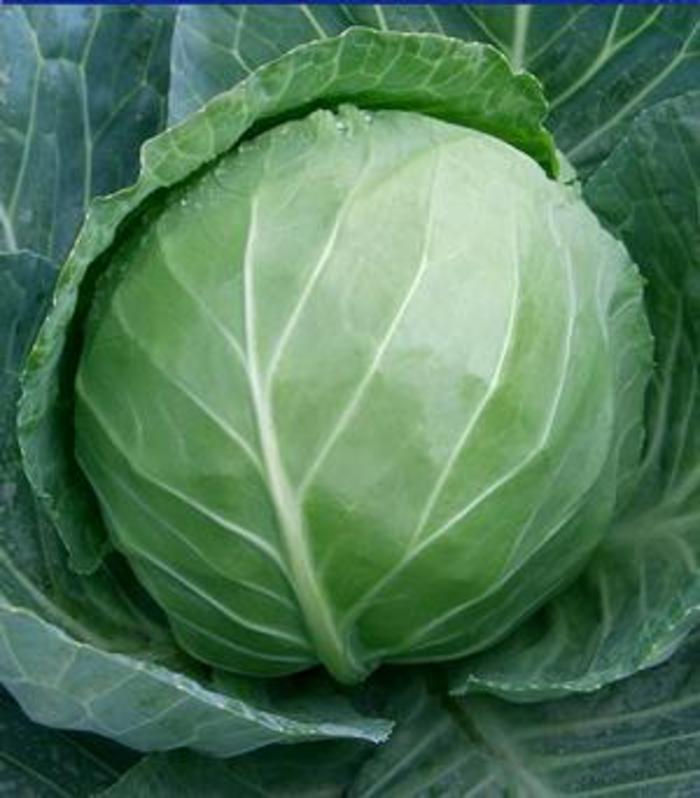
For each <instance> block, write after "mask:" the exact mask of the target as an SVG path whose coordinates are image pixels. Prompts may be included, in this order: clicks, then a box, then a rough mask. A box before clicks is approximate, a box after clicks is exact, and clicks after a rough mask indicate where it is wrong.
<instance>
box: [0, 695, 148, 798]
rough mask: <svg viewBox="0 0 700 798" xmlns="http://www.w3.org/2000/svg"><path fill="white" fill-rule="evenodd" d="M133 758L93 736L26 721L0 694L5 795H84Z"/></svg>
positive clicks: (0, 771)
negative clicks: (62, 730)
mask: <svg viewBox="0 0 700 798" xmlns="http://www.w3.org/2000/svg"><path fill="white" fill-rule="evenodd" d="M138 758H139V757H138V755H137V754H135V753H134V752H133V751H130V750H129V749H127V748H123V747H122V746H119V745H115V744H113V743H110V742H108V741H106V740H101V739H100V738H98V737H91V736H88V735H86V734H78V733H65V732H56V731H55V730H54V729H47V728H46V727H44V726H39V725H38V724H36V723H32V721H30V720H29V719H28V718H27V717H26V715H24V713H23V712H22V711H21V710H20V708H19V707H18V706H17V704H16V703H15V702H14V701H13V700H12V699H11V698H10V697H9V696H8V695H7V694H5V693H2V694H0V759H2V766H1V767H0V791H1V792H3V793H5V795H12V796H32V798H52V796H57V795H60V796H68V795H70V796H71V798H89V796H93V795H95V794H96V793H97V792H100V791H102V790H104V789H105V788H107V787H109V786H110V785H112V784H113V783H114V782H115V780H116V779H118V778H119V777H120V776H121V774H122V773H124V771H127V770H128V769H129V768H131V767H132V766H133V765H134V764H135V763H136V762H137V761H138Z"/></svg>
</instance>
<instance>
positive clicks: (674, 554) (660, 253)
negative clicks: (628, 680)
mask: <svg viewBox="0 0 700 798" xmlns="http://www.w3.org/2000/svg"><path fill="white" fill-rule="evenodd" d="M586 197H587V199H588V201H589V203H590V204H591V205H592V207H593V208H594V209H595V210H596V211H597V213H598V214H599V216H600V217H601V218H602V219H603V220H604V221H605V223H606V224H607V225H608V226H609V227H610V228H611V229H612V230H613V231H614V232H615V233H616V234H617V235H618V236H619V237H620V238H622V240H623V241H624V242H625V244H626V245H627V247H628V249H629V251H630V253H631V255H632V257H633V258H634V259H635V261H636V262H637V263H638V264H639V266H640V268H641V271H642V274H643V275H644V276H645V277H646V280H647V284H646V304H647V310H648V315H649V319H650V323H651V326H652V330H653V333H654V335H655V338H656V361H657V363H658V366H657V372H656V377H655V379H654V380H653V382H652V384H651V387H650V390H649V393H648V396H647V440H646V447H645V453H644V456H643V460H642V468H641V473H637V474H636V475H635V477H634V481H635V483H636V484H635V485H634V493H633V495H632V498H631V500H630V502H629V504H628V506H627V507H626V508H625V509H624V511H623V513H622V515H621V516H620V517H619V518H618V521H617V522H616V524H615V526H614V527H613V529H612V530H611V531H610V533H609V534H608V536H607V537H606V539H605V542H604V545H603V546H602V547H601V549H600V550H599V552H597V553H596V555H595V557H594V559H593V561H592V562H591V564H590V566H589V567H588V568H587V570H586V572H585V574H584V575H583V576H582V577H581V578H580V579H579V580H578V582H577V583H576V584H575V585H574V586H573V587H572V588H571V589H569V590H568V591H567V592H565V593H564V594H563V595H562V596H559V597H558V598H557V599H556V600H554V601H553V602H551V603H550V604H549V605H548V606H547V607H546V608H545V609H544V610H543V611H542V613H541V614H540V615H538V616H536V617H535V619H533V621H532V622H531V623H530V624H527V625H525V627H523V628H522V629H521V630H519V631H518V633H516V634H515V635H514V636H513V638H512V639H511V640H510V641H509V642H506V643H505V644H503V645H501V646H497V647H496V648H495V649H493V650H492V651H490V652H487V653H485V654H484V655H482V656H480V657H479V658H477V659H475V660H472V661H467V662H465V664H464V665H463V666H460V667H458V668H457V669H456V671H455V672H454V674H453V677H454V681H453V686H454V688H455V689H456V690H458V691H462V690H465V689H476V690H479V689H487V690H493V691H495V692H500V693H502V694H505V695H510V696H513V697H515V698H518V697H520V698H522V699H532V698H536V697H537V696H541V695H546V694H547V693H548V692H551V693H552V694H556V693H564V692H568V691H578V690H594V689H597V688H598V687H599V686H600V685H601V684H605V683H606V682H609V681H611V680H614V679H617V678H621V677H623V676H626V675H627V674H630V673H634V672H635V671H636V670H638V669H640V668H644V667H648V666H650V665H653V664H654V663H656V662H659V661H660V660H663V659H664V658H666V657H667V656H668V655H669V654H670V653H671V652H672V651H673V650H674V649H675V648H676V647H677V646H678V644H679V643H680V641H681V640H682V639H683V636H684V635H685V634H686V633H687V631H688V630H689V628H691V627H692V625H693V624H694V623H696V622H697V619H698V617H699V615H700V438H699V437H698V436H699V434H700V392H699V391H698V383H699V380H700V373H699V371H698V363H699V362H700V324H699V320H700V233H699V232H698V231H699V230H700V224H699V222H700V217H699V216H698V208H699V207H700V205H699V204H698V199H699V198H700V94H699V93H698V92H690V93H687V94H685V95H682V96H680V97H678V98H674V99H673V100H668V101H665V102H663V103H661V104H658V105H656V106H654V107H652V108H651V109H649V110H648V111H646V112H644V113H643V114H641V115H640V116H639V117H638V119H637V120H636V121H635V123H634V124H633V126H632V128H631V130H630V133H629V135H628V136H627V138H626V139H625V140H624V141H623V142H622V143H621V144H620V145H619V146H618V147H617V149H616V150H615V152H614V153H613V154H612V156H611V157H610V158H609V159H608V160H607V161H606V162H605V163H604V164H603V165H602V166H601V167H600V168H599V170H598V171H597V172H596V173H595V174H594V175H593V177H592V178H591V180H590V181H589V183H588V185H587V187H586Z"/></svg>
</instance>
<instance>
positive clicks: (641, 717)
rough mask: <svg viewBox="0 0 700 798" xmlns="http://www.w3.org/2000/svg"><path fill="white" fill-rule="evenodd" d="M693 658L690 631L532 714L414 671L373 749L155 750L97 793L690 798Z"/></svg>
mask: <svg viewBox="0 0 700 798" xmlns="http://www.w3.org/2000/svg"><path fill="white" fill-rule="evenodd" d="M699 656H700V640H699V639H698V635H697V634H696V635H694V636H693V637H691V638H690V639H689V640H688V641H686V643H685V644H684V646H683V647H682V648H681V650H680V651H679V652H678V653H677V654H676V656H675V657H674V658H673V659H672V660H671V661H670V662H669V663H667V664H665V665H662V666H660V667H657V668H655V669H653V670H650V671H647V672H645V673H643V674H638V675H636V676H634V677H631V678H629V679H626V680H625V681H623V682H620V683H619V684H615V685H612V686H609V687H607V688H604V689H602V690H600V691H599V692H598V693H597V694H595V695H591V696H576V697H571V698H568V699H565V700H560V701H548V702H543V703H539V704H534V705H529V706H515V705H512V704H508V703H507V702H505V701H500V700H498V699H494V698H492V697H488V696H471V697H467V698H463V699H455V698H448V697H445V695H444V694H443V685H441V684H439V683H437V682H431V680H430V679H425V680H424V679H423V678H421V677H420V676H419V675H417V674H416V673H415V672H412V673H410V674H408V673H407V672H406V671H405V670H402V671H401V672H400V673H397V672H396V671H393V672H388V673H386V674H385V676H386V677H387V678H386V684H385V687H386V688H387V692H389V693H390V695H391V698H390V700H389V706H388V707H386V709H387V711H389V712H390V713H391V714H393V715H394V716H396V717H397V719H398V724H397V729H396V731H395V733H394V734H393V735H392V737H391V739H390V740H389V742H388V743H386V744H385V745H383V746H382V747H381V748H378V749H372V748H370V747H369V746H363V747H361V746H359V745H353V744H352V743H342V744H340V743H314V744H313V746H295V747H294V748H293V749H289V748H287V747H284V748H283V747H281V746H273V747H271V748H268V749H265V750H264V751H260V752H255V753H252V754H248V755H245V756H243V757H240V758H238V759H235V760H228V761H218V762H216V763H212V762H211V760H208V759H206V758H204V757H201V756H197V755H194V754H191V755H187V756H181V754H180V752H177V753H174V754H172V753H170V754H153V755H151V756H149V757H148V758H146V759H144V760H143V761H142V762H141V763H140V764H139V765H137V766H136V767H135V768H133V769H132V770H131V771H129V772H128V773H127V774H125V775H124V776H123V777H122V779H121V780H120V781H119V782H118V783H117V784H116V785H115V786H114V787H113V788H112V789H111V790H108V791H107V792H106V793H104V796H105V798H107V796H109V798H133V797H134V796H141V795H143V796H144V798H145V796H153V795H158V796H160V795H171V794H174V793H178V794H181V795H183V798H190V796H192V798H196V797H197V796H200V795H202V794H205V795H212V796H219V795H221V796H222V798H223V796H226V795H228V794H230V792H231V790H233V789H235V793H236V795H237V796H239V795H240V796H241V797H242V798H249V797H250V798H257V797H258V796H262V795H274V796H279V797H280V798H282V797H283V796H289V798H292V797H293V798H338V797H339V796H346V795H347V796H351V798H379V797H381V798H385V797H386V798H405V796H412V798H436V796H439V798H464V796H476V797H478V798H502V796H504V795H514V796H522V797H523V798H560V796H562V795H591V796H594V795H601V796H602V795H616V796H622V798H639V796H641V795H644V796H649V797H650V798H666V796H669V795H678V796H681V795H683V796H686V795H687V796H691V795H694V794H695V791H696V788H697V778H698V777H697V774H698V768H699V767H700V748H699V746H698V738H697V728H698V721H699V720H700V680H699V678H698V676H699V674H698V669H697V659H698V657H699ZM433 675H434V674H433ZM397 677H400V678H397ZM397 683H398V684H397Z"/></svg>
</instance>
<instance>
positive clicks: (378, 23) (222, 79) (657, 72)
mask: <svg viewBox="0 0 700 798" xmlns="http://www.w3.org/2000/svg"><path fill="white" fill-rule="evenodd" d="M351 25H364V26H367V27H371V28H376V29H377V30H400V31H417V32H431V33H439V34H441V35H445V36H452V37H455V38H457V39H463V40H465V41H479V42H485V43H487V44H491V45H493V46H494V47H496V48H498V50H500V51H501V52H502V53H504V54H505V55H506V57H507V58H508V59H509V61H510V63H511V65H512V67H513V68H514V69H516V70H519V69H526V70H528V71H530V72H532V73H533V74H535V75H536V76H537V78H538V79H539V80H540V81H541V82H542V84H543V86H544V90H545V94H546V96H547V98H548V100H549V102H550V104H551V105H550V114H549V118H548V123H547V124H548V127H549V129H550V130H551V131H552V132H553V134H554V137H555V140H556V142H557V145H558V146H559V147H560V148H561V149H562V150H563V151H564V152H565V153H566V155H567V156H568V157H569V158H570V159H571V161H572V162H573V163H574V165H575V166H576V168H577V169H578V170H579V172H580V173H581V174H582V175H588V174H589V173H590V172H591V171H592V170H593V169H594V168H595V167H596V166H597V165H598V164H599V163H601V161H602V160H603V159H604V158H605V157H606V156H607V155H608V154H609V153H610V151H611V150H612V148H613V147H614V146H615V144H617V142H619V141H620V139H621V138H622V137H623V136H624V135H625V133H626V131H627V127H628V125H629V124H630V122H631V121H632V119H633V118H634V116H635V114H637V113H638V112H639V111H640V110H642V109H644V108H645V107H648V106H649V105H650V104H651V103H654V102H658V101H660V100H662V99H663V98H665V97H672V96H674V95H676V94H679V93H681V92H683V91H686V90H688V89H691V88H693V87H694V86H695V85H696V84H697V77H696V75H697V63H698V54H699V46H700V34H699V27H698V25H699V20H698V14H697V11H696V9H695V8H694V7H692V6H685V7H683V6H678V5H670V4H669V5H667V4H659V5H609V6H604V7H603V6H600V5H582V4H581V5H579V4H569V5H566V4H560V5H556V4H554V5H549V4H542V5H498V4H495V5H472V4H444V5H443V4H436V5H424V6H421V5H404V4H401V3H397V4H389V5H383V6H382V5H362V4H358V5H343V6H323V5H311V6H309V5H302V6H296V7H290V6H254V5H250V6H245V5H244V6H225V7H220V8H217V9H215V10H214V9H212V8H201V7H198V6H190V7H185V8H181V9H180V10H179V13H178V19H177V23H176V27H175V36H174V39H173V65H172V82H171V88H170V119H171V120H173V121H178V120H180V119H182V118H183V117H184V116H186V115H187V114H188V113H191V112H192V111H194V110H196V109H197V108H198V107H199V106H200V105H201V104H202V103H203V102H205V101H206V100H208V99H209V98H210V97H212V96H213V95H214V94H216V93H218V92H219V91H221V90H222V89H223V88H225V87H227V86H229V85H231V84H232V83H234V82H236V81H238V80H241V79H242V78H244V77H245V76H246V75H247V74H249V73H250V71H251V70H253V69H255V68H256V67H257V66H259V65H260V64H261V63H264V62H265V61H267V60H269V59H271V58H274V57H276V56H278V55H281V54H282V53H283V52H285V51H286V50H289V49H291V48H292V47H295V46H296V45H298V44H301V43H302V42H306V41H310V40H312V39H317V38H321V39H323V38H325V37H326V36H333V35H336V34H337V33H339V32H340V31H341V30H342V29H344V28H346V27H348V26H351Z"/></svg>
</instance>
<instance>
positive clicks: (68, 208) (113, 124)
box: [0, 6, 173, 262]
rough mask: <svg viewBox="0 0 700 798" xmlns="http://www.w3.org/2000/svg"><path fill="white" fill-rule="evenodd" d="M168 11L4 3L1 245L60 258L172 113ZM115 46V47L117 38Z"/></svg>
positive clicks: (0, 16)
mask: <svg viewBox="0 0 700 798" xmlns="http://www.w3.org/2000/svg"><path fill="white" fill-rule="evenodd" d="M172 24H173V12H172V11H171V10H170V9H168V8H148V7H140V8H138V7H135V6H131V7H121V8H120V7H116V8H114V7H113V8H100V7H95V6H93V7H90V6H72V7H70V8H64V9H58V8H49V7H43V8H31V7H25V8H21V7H19V6H17V7H14V8H10V7H5V8H3V9H2V11H0V153H2V155H1V156H0V251H2V250H6V251H10V252H12V251H16V250H20V249H31V250H33V251H34V252H37V253H39V254H42V255H45V256H46V257H48V258H50V259H52V260H54V261H56V262H59V261H61V260H62V259H63V258H64V257H65V256H66V255H67V253H68V250H69V248H70V246H71V244H72V243H73V240H74V238H75V234H76V232H77V230H78V228H79V226H80V224H81V222H82V219H83V216H84V214H85V211H86V209H87V206H88V203H89V202H90V200H91V199H92V197H93V196H95V195H97V194H105V193H108V192H110V191H114V190H115V189H116V188H119V187H121V186H123V185H124V184H126V183H129V182H130V181H132V180H133V179H134V177H135V175H136V172H137V169H138V151H139V147H140V146H141V143H142V142H143V141H144V140H145V139H147V138H149V137H150V136H153V135H154V134H155V133H157V132H158V131H159V130H160V129H161V128H162V126H163V123H164V121H165V116H166V99H167V91H168V75H169V71H168V56H169V52H170V39H171V36H172ZM116 43H118V44H116Z"/></svg>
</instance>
